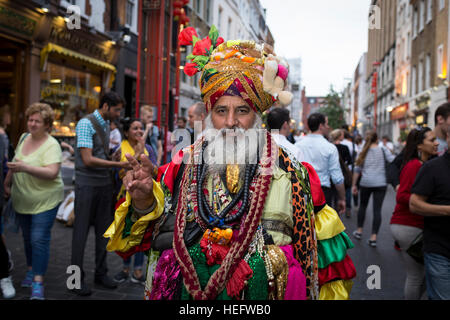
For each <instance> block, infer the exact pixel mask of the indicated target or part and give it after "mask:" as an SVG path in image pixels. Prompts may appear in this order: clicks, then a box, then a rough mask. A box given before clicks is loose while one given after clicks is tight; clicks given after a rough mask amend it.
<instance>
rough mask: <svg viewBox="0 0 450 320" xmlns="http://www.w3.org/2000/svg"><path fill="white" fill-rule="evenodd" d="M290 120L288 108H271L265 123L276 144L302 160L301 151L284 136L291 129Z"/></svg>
mask: <svg viewBox="0 0 450 320" xmlns="http://www.w3.org/2000/svg"><path fill="white" fill-rule="evenodd" d="M290 121H291V118H290V115H289V110H287V109H284V108H279V107H276V108H273V109H272V110H271V111H270V112H269V113H268V115H267V125H268V126H269V130H270V131H271V134H272V136H273V139H274V140H275V142H276V143H277V145H279V146H280V147H281V148H283V150H284V151H286V152H287V153H289V154H290V155H292V156H294V157H295V158H296V159H297V160H298V161H299V162H302V161H303V154H302V152H301V151H300V149H299V148H297V147H296V146H295V145H293V144H292V143H290V142H289V140H288V139H287V138H286V137H287V136H288V135H289V133H290V131H291V126H290V125H289V123H290ZM277 131H278V132H277Z"/></svg>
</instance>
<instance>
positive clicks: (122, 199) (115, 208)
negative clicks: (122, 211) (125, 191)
mask: <svg viewBox="0 0 450 320" xmlns="http://www.w3.org/2000/svg"><path fill="white" fill-rule="evenodd" d="M125 200H127V198H126V197H122V198H120V199H119V200H117V202H116V205H115V207H114V210H117V208H118V207H120V205H121V204H122V203H124V202H125Z"/></svg>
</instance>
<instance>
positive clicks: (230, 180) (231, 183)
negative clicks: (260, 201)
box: [227, 164, 239, 194]
mask: <svg viewBox="0 0 450 320" xmlns="http://www.w3.org/2000/svg"><path fill="white" fill-rule="evenodd" d="M238 185H239V166H238V165H237V164H229V165H227V188H228V190H229V191H230V192H231V193H233V194H235V193H236V192H237V191H238Z"/></svg>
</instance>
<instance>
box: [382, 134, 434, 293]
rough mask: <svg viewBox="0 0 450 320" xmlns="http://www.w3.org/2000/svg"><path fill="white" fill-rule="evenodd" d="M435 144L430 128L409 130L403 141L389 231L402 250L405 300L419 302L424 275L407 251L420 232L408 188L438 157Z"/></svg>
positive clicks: (421, 267) (419, 222)
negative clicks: (411, 209) (426, 166)
mask: <svg viewBox="0 0 450 320" xmlns="http://www.w3.org/2000/svg"><path fill="white" fill-rule="evenodd" d="M438 144H439V143H438V141H437V140H436V135H435V133H434V132H433V131H432V130H431V129H430V128H419V129H414V130H412V131H411V132H410V133H409V135H408V139H407V142H406V147H405V152H404V158H403V163H402V169H401V172H400V187H399V189H398V191H397V196H396V200H397V204H396V206H395V209H394V214H393V215H392V218H391V232H392V235H393V236H394V239H395V240H396V241H397V243H398V244H399V247H400V248H401V251H402V256H403V260H404V262H405V267H406V281H405V289H404V294H405V299H406V300H419V299H420V298H421V296H422V294H423V293H424V292H425V272H424V266H423V264H421V263H419V262H417V261H416V260H414V259H413V258H412V257H411V256H410V255H409V254H408V253H407V252H406V250H407V249H408V248H409V246H410V245H411V243H412V242H413V240H414V239H416V237H417V236H418V235H419V234H420V233H421V232H422V230H423V221H424V220H423V217H422V216H420V215H417V214H414V213H412V212H411V211H410V210H409V198H410V197H411V188H412V185H413V183H414V179H415V178H416V175H417V173H418V172H419V169H420V167H421V166H422V164H423V163H424V162H426V161H427V160H428V159H430V158H432V157H434V156H436V155H437V149H438Z"/></svg>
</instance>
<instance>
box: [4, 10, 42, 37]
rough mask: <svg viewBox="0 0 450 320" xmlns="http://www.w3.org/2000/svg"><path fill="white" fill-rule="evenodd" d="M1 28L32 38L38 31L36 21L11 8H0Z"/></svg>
mask: <svg viewBox="0 0 450 320" xmlns="http://www.w3.org/2000/svg"><path fill="white" fill-rule="evenodd" d="M0 26H2V27H3V28H6V29H9V30H12V31H15V32H18V33H20V34H24V35H26V36H28V37H31V36H33V34H34V30H35V29H36V21H34V20H32V19H30V18H27V17H24V16H22V15H20V14H18V13H17V12H15V11H13V10H11V9H9V8H5V7H0Z"/></svg>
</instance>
